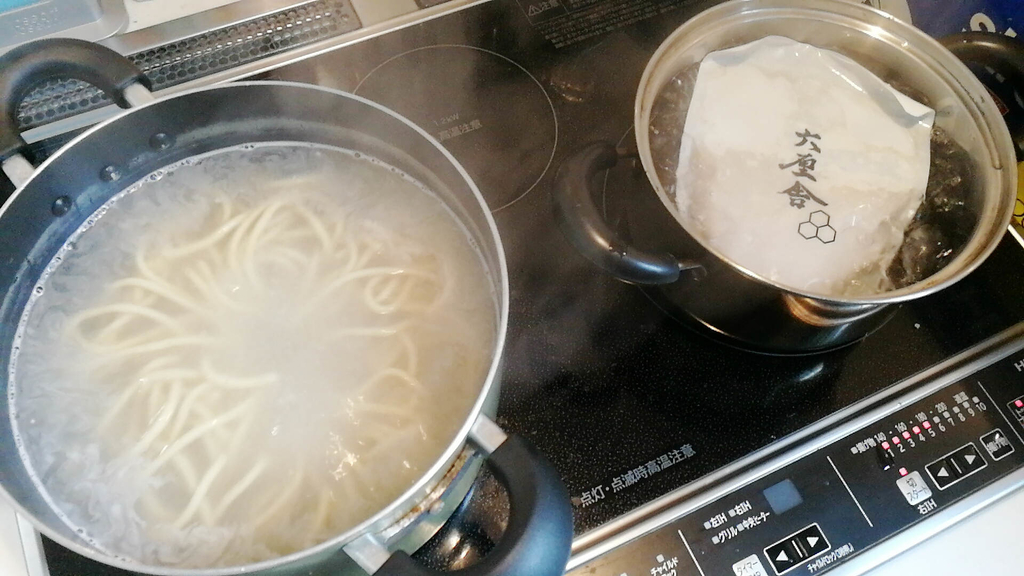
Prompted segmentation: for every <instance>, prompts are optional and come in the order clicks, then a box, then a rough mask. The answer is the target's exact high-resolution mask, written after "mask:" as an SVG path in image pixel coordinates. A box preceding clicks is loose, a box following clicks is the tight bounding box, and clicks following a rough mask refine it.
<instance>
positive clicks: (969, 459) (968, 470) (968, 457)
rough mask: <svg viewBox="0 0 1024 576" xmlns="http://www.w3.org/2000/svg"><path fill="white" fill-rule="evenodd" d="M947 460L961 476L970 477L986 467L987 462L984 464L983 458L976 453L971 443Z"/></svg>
mask: <svg viewBox="0 0 1024 576" xmlns="http://www.w3.org/2000/svg"><path fill="white" fill-rule="evenodd" d="M949 459H950V460H952V461H953V464H954V465H955V466H956V467H957V468H959V469H960V475H961V476H970V475H971V474H974V473H975V472H977V471H978V470H981V469H982V468H984V467H985V466H988V462H985V458H983V457H982V456H981V454H980V453H979V452H978V449H977V448H976V447H975V446H974V442H971V443H970V444H968V445H966V446H964V447H963V448H960V449H959V450H957V451H956V452H954V453H953V456H951V457H950V458H949Z"/></svg>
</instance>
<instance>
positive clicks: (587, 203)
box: [553, 142, 700, 284]
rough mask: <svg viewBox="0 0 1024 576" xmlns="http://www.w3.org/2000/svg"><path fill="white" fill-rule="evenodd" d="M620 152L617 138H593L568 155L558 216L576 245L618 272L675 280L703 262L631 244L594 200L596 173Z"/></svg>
mask: <svg viewBox="0 0 1024 576" xmlns="http://www.w3.org/2000/svg"><path fill="white" fill-rule="evenodd" d="M619 156H620V154H619V152H618V150H617V149H616V148H615V145H614V144H612V143H610V142H593V143H591V144H588V145H586V146H585V147H583V148H581V149H580V150H579V151H578V152H576V153H575V154H573V155H572V156H570V157H569V158H567V159H566V160H564V161H563V162H562V165H561V166H559V168H558V172H557V173H556V174H555V184H554V191H553V195H554V201H555V202H554V204H555V220H556V221H557V222H558V226H559V228H561V229H562V233H563V234H564V235H565V237H566V239H568V240H569V242H570V243H571V244H572V245H573V246H574V247H575V248H576V250H578V251H579V252H580V253H581V254H583V256H585V257H586V258H587V259H588V260H590V261H591V262H593V263H594V264H596V265H597V266H599V267H600V268H602V269H603V270H605V271H606V272H608V273H610V274H612V275H613V276H615V277H616V278H618V279H620V280H623V281H625V282H630V283H633V284H671V283H672V282H675V281H676V280H678V279H679V273H680V272H681V271H682V270H688V269H694V268H699V267H700V265H699V264H697V263H696V262H692V261H688V260H680V259H678V258H676V257H675V256H673V255H671V254H669V253H654V252H645V251H643V250H639V249H637V248H634V247H633V246H630V245H629V244H628V243H626V242H625V241H623V240H622V239H621V238H619V236H618V235H617V234H616V233H615V231H613V230H612V229H611V228H610V227H609V226H608V224H607V223H605V221H604V219H603V218H602V216H601V213H600V212H599V211H598V209H597V206H596V205H595V204H594V199H593V195H592V192H591V185H592V183H593V181H594V177H595V176H597V174H598V173H600V172H602V171H604V170H608V169H610V168H612V167H614V166H615V164H617V163H618V160H619Z"/></svg>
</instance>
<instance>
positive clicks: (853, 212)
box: [676, 36, 935, 296]
mask: <svg viewBox="0 0 1024 576" xmlns="http://www.w3.org/2000/svg"><path fill="white" fill-rule="evenodd" d="M934 117H935V113H934V111H933V110H932V109H931V108H928V107H927V106H925V105H923V104H921V103H918V102H916V101H914V100H912V99H911V98H909V97H907V96H905V95H903V94H901V93H900V92H899V91H897V90H895V89H894V88H892V87H891V86H889V85H888V84H886V83H885V82H883V81H882V80H881V79H879V78H878V77H877V76H875V75H874V74H873V73H871V72H870V71H869V70H867V69H866V68H864V67H863V66H861V65H860V64H858V63H856V62H854V61H853V60H851V59H849V58H847V57H845V56H842V55H840V54H838V53H836V52H832V51H829V50H824V49H820V48H816V47H814V46H810V45H808V44H803V43H800V42H796V41H794V40H791V39H788V38H783V37H779V36H770V37H767V38H763V39H761V40H757V41H755V42H751V43H749V44H744V45H742V46H738V47H735V48H730V49H726V50H721V51H718V52H712V53H710V54H708V55H707V56H706V57H705V58H704V60H703V61H702V62H701V64H700V68H699V71H698V73H697V78H696V83H695V84H694V87H693V93H692V97H691V100H690V105H689V109H688V111H687V113H686V121H685V125H684V127H683V133H682V138H681V141H680V149H679V159H678V164H677V169H676V170H677V172H676V202H677V207H678V209H679V212H680V216H681V217H682V219H683V221H684V222H686V224H687V228H688V229H689V230H690V232H691V233H693V234H694V235H695V236H697V237H698V238H699V239H700V240H701V241H702V242H704V243H705V244H706V245H707V246H708V247H710V248H712V249H713V250H716V251H717V252H718V253H719V254H721V255H722V256H724V257H726V258H728V259H729V260H731V261H733V262H734V263H735V264H737V265H738V266H740V267H742V268H745V269H747V270H749V271H751V272H753V273H755V274H757V275H759V276H761V277H763V278H766V279H768V280H771V281H773V282H775V283H777V284H780V285H782V286H785V287H788V288H791V289H795V290H799V291H802V292H808V293H813V294H822V295H832V296H857V295H866V294H875V293H878V292H881V291H882V290H884V289H885V287H886V282H887V278H886V269H887V267H888V266H889V264H890V262H892V261H893V258H894V256H896V254H897V252H899V250H900V246H901V244H902V243H903V240H904V231H905V230H906V229H907V227H908V225H909V224H910V223H911V221H912V220H913V219H914V216H915V213H916V212H917V211H918V208H919V207H920V206H921V203H922V200H923V199H924V196H925V189H926V185H927V184H928V174H929V163H930V138H931V132H932V124H933V121H934Z"/></svg>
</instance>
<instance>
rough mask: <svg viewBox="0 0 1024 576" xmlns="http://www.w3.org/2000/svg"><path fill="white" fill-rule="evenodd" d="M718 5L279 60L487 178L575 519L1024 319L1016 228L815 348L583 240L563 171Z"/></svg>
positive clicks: (625, 166) (520, 18)
mask: <svg viewBox="0 0 1024 576" xmlns="http://www.w3.org/2000/svg"><path fill="white" fill-rule="evenodd" d="M704 7H706V4H699V3H694V2H672V1H668V0H638V1H625V0H569V1H563V2H527V1H519V0H507V1H505V0H495V1H492V2H487V3H484V4H479V5H476V6H473V7H471V8H467V9H464V10H461V11H459V12H455V13H453V14H449V15H446V16H442V17H439V18H436V19H434V20H430V21H427V22H424V23H421V24H418V25H414V26H411V27H407V28H403V29H400V30H397V31H392V32H389V33H386V34H383V35H381V36H378V37H375V38H372V39H369V40H366V41H363V42H360V43H357V44H354V45H351V46H347V47H344V48H340V49H337V50H334V51H331V52H328V53H325V54H322V55H319V56H316V57H314V58H310V59H307V60H303V61H301V62H298V63H294V64H291V65H287V66H284V67H282V68H279V69H277V70H274V71H272V72H270V73H268V74H265V75H263V76H261V78H268V79H275V80H291V81H299V82H309V83H314V84H318V85H322V86H327V87H333V88H338V89H341V90H345V91H351V92H355V93H356V94H359V95H362V96H365V97H367V98H371V99H374V100H377V101H379V102H381V103H383V104H384V105H386V106H388V107H391V108H393V109H394V110H396V111H398V112H399V113H401V114H404V115H406V116H407V117H409V118H410V119H412V120H413V121H414V122H416V123H418V124H419V125H420V126H422V127H423V128H425V129H426V130H427V131H428V132H430V133H432V134H433V135H434V136H435V137H437V138H438V139H439V140H440V141H441V142H442V143H443V144H444V145H445V146H447V147H448V148H449V149H450V150H451V151H452V152H453V154H454V155H455V156H456V157H457V158H458V159H459V160H460V161H461V162H462V163H463V164H464V165H465V167H466V168H467V170H468V171H469V173H470V175H471V176H472V177H473V178H474V179H475V180H476V181H477V183H478V184H479V186H480V188H481V190H482V192H483V194H484V196H485V197H486V199H487V201H488V203H489V205H490V207H491V209H492V211H493V213H494V217H495V219H496V221H497V224H498V227H499V230H500V233H501V237H502V240H503V242H504V246H505V250H506V254H507V258H508V265H509V272H510V280H511V294H512V301H511V307H510V324H509V332H508V339H507V345H506V349H505V358H504V372H503V374H502V375H501V386H502V389H501V403H500V406H499V409H498V423H499V424H500V425H501V426H503V427H504V428H505V429H506V430H508V431H510V432H513V433H516V434H519V435H522V436H524V437H526V438H527V439H529V440H530V441H531V442H532V443H534V444H535V445H536V446H537V447H538V448H539V449H540V451H542V452H543V453H544V454H546V455H547V456H548V457H549V458H550V459H551V461H552V462H553V463H554V465H555V467H556V468H557V469H558V471H559V472H560V474H561V476H562V478H563V479H564V481H565V483H566V485H567V487H568V489H569V492H570V493H571V495H572V501H573V507H574V511H575V526H576V533H577V534H583V533H585V532H587V531H589V530H592V529H594V528H596V527H598V526H600V525H602V524H605V523H607V522H609V521H611V520H613V519H615V518H617V517H619V516H621V515H623V514H625V513H627V512H629V511H631V510H634V509H636V508H637V507H639V506H642V505H644V504H645V503H648V502H650V501H652V500H654V499H656V498H658V497H660V496H662V495H665V494H667V493H669V492H671V491H673V490H675V489H677V488H680V487H682V486H684V485H686V484H688V483H690V482H692V481H694V480H696V479H698V478H700V477H702V476H704V475H706V474H708V473H710V472H712V471H714V470H716V469H718V468H721V467H722V466H725V465H727V464H729V463H731V462H734V461H736V460H737V459H740V458H742V457H744V456H746V455H748V454H750V453H751V452H754V451H756V450H758V449H760V448H763V447H765V446H768V445H770V444H771V443H772V442H774V441H776V440H778V439H780V438H782V437H784V436H786V435H788V434H791V433H793V432H796V431H798V430H800V429H801V428H803V427H805V426H808V425H809V424H812V423H814V422H816V421H818V420H820V419H822V418H824V417H826V416H828V415H830V414H832V413H834V412H836V411H838V410H840V409H842V408H844V407H846V406H849V405H850V404H852V403H854V402H856V401H858V400H861V399H863V398H865V397H868V396H870V395H872V394H874V393H876V392H878V391H880V390H883V389H885V388H887V387H889V386H891V385H892V384H894V383H896V382H898V381H900V380H902V379H904V378H906V377H908V376H911V375H913V374H915V373H916V372H919V371H921V370H923V369H925V368H927V367H929V366H931V365H934V364H935V363H937V362H940V361H942V360H943V359H945V358H948V357H949V356H951V355H953V354H954V353H956V352H958V351H960V350H963V349H965V348H967V347H969V346H971V345H973V344H976V343H978V342H980V341H981V340H983V339H985V338H987V337H989V336H992V335H994V334H995V333H997V332H999V331H1001V330H1003V329H1005V328H1007V327H1009V326H1011V325H1013V324H1016V323H1017V322H1019V321H1021V320H1024V286H1022V285H1021V284H1019V283H1018V282H1015V281H1014V280H1013V279H1012V278H1013V277H1014V276H1016V274H1015V272H1016V271H1017V270H1020V269H1021V268H1022V267H1024V250H1022V248H1021V246H1020V245H1018V244H1017V243H1016V242H1015V241H1014V239H1013V238H1011V237H1010V236H1007V237H1006V238H1004V240H1003V242H1002V244H1001V245H1000V246H999V248H998V249H997V251H996V252H995V253H994V254H993V255H992V256H991V257H990V258H989V260H988V261H987V262H986V263H985V264H984V265H983V266H982V267H981V268H980V269H979V270H977V271H976V272H975V273H973V274H971V275H970V276H969V277H968V278H967V279H965V280H963V281H961V282H960V283H958V284H956V285H955V286H953V287H951V288H949V289H947V290H944V291H942V292H940V293H938V294H935V295H932V296H929V297H926V298H922V299H919V300H916V301H912V302H910V303H908V304H904V305H903V306H902V307H900V308H899V310H898V311H896V313H895V315H894V316H893V317H892V319H891V320H890V321H889V322H888V323H886V324H885V325H884V326H883V327H882V328H881V329H879V330H878V331H876V332H875V333H873V334H871V335H870V336H868V337H867V338H865V339H864V340H863V341H861V342H859V343H856V344H854V345H851V346H848V347H845V348H843V349H840V350H836V351H833V352H828V353H823V354H816V355H809V356H801V357H781V356H766V355H760V354H755V353H751V352H745V351H742V350H739V349H736V348H732V347H730V346H727V345H724V344H722V343H720V342H717V341H715V340H712V339H711V338H709V337H708V336H707V335H706V334H701V333H699V332H698V331H695V330H693V329H691V328H690V327H688V326H684V325H683V324H681V323H680V322H678V321H677V320H675V319H674V318H672V317H671V316H670V315H668V314H667V313H666V312H664V311H663V310H662V309H661V308H660V307H659V306H658V304H657V303H656V298H652V297H651V295H650V294H647V293H645V292H644V291H643V290H641V289H640V288H638V287H636V286H633V285H629V284H625V283H622V282H619V281H617V280H615V279H613V278H612V277H611V276H609V275H607V274H605V273H603V272H602V271H600V270H599V269H598V268H596V267H595V266H594V265H592V264H591V263H590V262H589V261H587V260H586V259H584V258H583V257H582V256H580V254H579V253H577V252H576V250H575V249H574V248H573V247H572V246H571V245H570V244H569V243H568V242H567V241H566V240H565V238H564V237H563V235H562V233H561V231H560V230H559V228H558V226H557V225H556V223H555V219H554V215H553V209H552V199H551V185H552V180H553V176H554V173H555V171H556V170H557V168H558V166H559V164H560V162H561V161H562V160H563V159H564V158H565V157H567V156H568V155H570V154H572V153H573V152H574V151H576V150H578V149H579V148H580V147H581V146H583V145H584V144H586V143H588V142H591V141H594V140H609V141H611V142H615V143H618V144H619V145H620V146H621V147H624V148H627V149H628V148H630V147H634V148H635V144H634V143H633V135H632V131H631V130H632V119H633V100H634V96H635V92H636V89H637V86H638V83H639V80H640V76H641V74H642V72H643V68H644V66H645V65H646V63H647V60H648V58H649V57H650V55H651V54H652V53H653V51H654V50H655V49H656V47H657V46H658V44H659V43H660V42H661V40H662V39H664V38H665V37H666V36H667V35H668V34H669V33H670V32H671V31H672V30H673V29H674V28H676V27H677V26H678V25H679V24H681V23H682V22H684V21H685V20H686V19H687V18H689V17H690V16H692V15H693V14H695V13H697V12H698V11H700V10H701V9H703V8H704ZM598 189H599V192H598V197H596V198H595V200H596V201H597V203H598V205H599V206H600V207H601V209H602V210H603V212H604V214H605V216H606V218H607V219H608V221H609V222H610V223H612V225H613V226H619V227H620V228H621V227H623V226H625V222H626V220H627V215H628V213H629V211H630V210H644V211H645V212H644V213H645V214H646V216H645V217H649V218H652V219H658V218H662V219H663V218H670V216H669V215H668V214H667V212H665V211H664V209H663V208H662V207H661V205H660V203H659V201H658V200H657V198H656V196H655V195H654V192H653V190H652V189H651V187H650V186H649V185H648V184H647V182H646V179H645V176H644V174H643V172H642V171H641V170H639V169H638V168H637V167H636V166H634V165H633V164H631V163H630V162H621V163H620V164H619V165H618V166H617V167H616V168H614V169H613V170H611V171H610V172H609V173H608V176H607V178H606V179H602V182H601V185H600V186H598ZM1012 272H1013V273H1012ZM483 483H484V484H485V483H486V482H483ZM480 484H481V483H478V489H477V490H475V492H476V494H475V495H474V497H476V498H478V499H479V498H481V497H482V496H483V497H486V496H487V495H486V492H488V489H487V488H486V486H485V487H481V486H480ZM492 497H493V495H492ZM471 508H472V507H470V509H467V510H464V511H463V513H464V515H466V516H467V517H472V516H473V515H474V512H473V511H472V509H471ZM478 515H479V514H478ZM477 520H479V518H478V519H477ZM486 529H487V527H486V526H484V527H483V530H485V531H486ZM47 554H48V556H49V558H50V571H51V574H54V575H55V576H63V575H66V574H67V575H70V574H76V575H86V576H91V575H100V574H120V573H121V572H119V571H115V570H111V569H108V568H103V567H100V566H99V565H94V564H91V563H88V562H86V561H85V560H84V559H79V558H76V557H74V556H73V555H72V554H71V553H69V552H67V551H64V550H62V549H60V548H59V547H58V546H57V545H55V544H53V543H47Z"/></svg>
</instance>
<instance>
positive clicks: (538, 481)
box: [345, 416, 573, 576]
mask: <svg viewBox="0 0 1024 576" xmlns="http://www.w3.org/2000/svg"><path fill="white" fill-rule="evenodd" d="M470 439H471V440H472V441H473V443H474V444H476V445H477V447H478V448H480V449H481V450H482V451H483V452H485V453H487V454H488V455H487V460H486V461H485V463H486V465H487V466H488V467H489V468H490V470H491V472H493V473H494V477H495V478H496V479H497V480H498V481H499V482H501V484H502V485H503V486H504V487H505V490H507V491H508V503H509V519H508V526H506V528H505V532H504V534H502V536H501V539H500V540H499V541H498V542H497V543H496V544H495V546H494V548H492V549H491V550H490V551H489V552H488V553H487V555H486V556H484V557H483V558H481V559H480V561H479V562H477V563H476V564H474V565H473V566H469V567H468V568H463V569H461V570H455V571H451V572H438V571H436V570H433V569H430V568H426V567H424V566H421V565H420V564H419V563H418V562H417V561H416V560H414V559H413V558H412V557H411V556H409V554H407V553H405V552H402V551H397V552H393V553H391V554H390V556H389V557H387V558H386V560H384V558H383V554H387V552H386V549H384V548H383V547H382V546H381V545H380V544H379V543H373V544H369V545H367V544H368V542H367V541H363V542H360V541H359V540H356V541H354V542H352V544H350V545H348V546H346V547H345V551H346V552H347V553H348V554H349V556H351V557H352V558H353V559H354V560H355V561H356V563H358V564H359V565H360V567H362V568H363V569H364V570H366V571H367V572H368V573H370V574H373V575H374V576H445V575H448V576H562V575H563V574H564V573H565V565H566V563H567V562H568V561H569V551H570V548H571V547H572V535H573V525H572V507H571V506H570V505H569V493H568V491H566V489H565V485H564V484H562V480H561V479H560V478H559V476H558V472H556V471H555V468H554V467H553V466H552V465H551V464H550V463H549V462H548V461H547V459H546V458H545V457H544V456H543V455H541V454H540V453H539V452H537V450H536V449H535V448H533V446H531V445H530V444H529V443H528V442H527V441H526V440H524V439H522V438H520V437H518V436H506V435H505V432H504V431H502V429H501V428H499V427H498V425H496V424H495V423H494V422H491V420H489V419H488V418H487V417H485V416H479V417H478V418H477V421H476V422H475V423H474V425H473V429H472V431H471V432H470ZM363 538H366V536H364V537H363ZM353 544H354V545H356V546H355V547H353V546H352V545H353ZM374 548H376V550H374ZM368 552H369V553H368ZM375 555H377V558H378V560H377V561H375V559H374V556H375ZM381 561H382V562H383V563H379V562H381ZM376 565H379V568H377V567H376Z"/></svg>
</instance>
